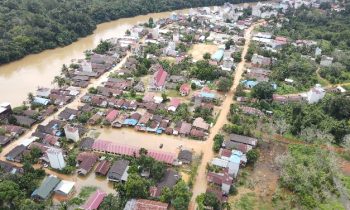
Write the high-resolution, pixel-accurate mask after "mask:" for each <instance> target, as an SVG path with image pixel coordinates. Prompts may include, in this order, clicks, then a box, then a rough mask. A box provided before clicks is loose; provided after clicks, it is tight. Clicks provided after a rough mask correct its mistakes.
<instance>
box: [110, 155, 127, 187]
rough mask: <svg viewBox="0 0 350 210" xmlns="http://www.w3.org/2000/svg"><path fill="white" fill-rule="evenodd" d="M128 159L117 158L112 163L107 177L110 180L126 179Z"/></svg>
mask: <svg viewBox="0 0 350 210" xmlns="http://www.w3.org/2000/svg"><path fill="white" fill-rule="evenodd" d="M129 163H130V162H129V161H128V160H117V161H116V162H115V163H113V165H112V167H111V169H110V170H109V172H108V175H107V179H108V181H112V182H120V181H127V180H128V169H129Z"/></svg>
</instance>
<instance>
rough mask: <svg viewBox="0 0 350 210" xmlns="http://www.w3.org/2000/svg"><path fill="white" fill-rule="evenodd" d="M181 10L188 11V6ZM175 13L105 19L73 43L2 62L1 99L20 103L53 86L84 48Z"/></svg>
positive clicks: (14, 103) (82, 54) (0, 71)
mask: <svg viewBox="0 0 350 210" xmlns="http://www.w3.org/2000/svg"><path fill="white" fill-rule="evenodd" d="M180 11H182V12H187V10H180ZM171 13H172V12H162V13H152V14H148V15H142V16H136V17H133V18H123V19H119V20H116V21H112V22H108V23H103V24H100V25H98V26H97V29H96V30H95V31H94V33H93V34H92V35H90V36H87V37H85V38H81V39H79V40H78V41H76V42H74V43H73V44H71V45H68V46H66V47H62V48H56V49H53V50H46V51H44V52H41V53H38V54H34V55H29V56H26V57H25V58H23V59H21V60H18V61H15V62H12V63H9V64H6V65H2V66H0V102H3V101H6V102H10V103H11V104H12V105H13V106H17V105H20V104H21V103H22V101H23V100H25V99H26V97H27V94H28V93H29V92H34V91H35V90H36V88H37V87H38V86H46V87H47V86H50V85H51V82H52V80H53V78H54V77H55V76H57V75H59V74H60V69H61V67H62V65H63V64H69V63H70V62H71V60H72V59H78V58H83V57H84V53H83V52H84V51H86V50H88V49H93V48H94V47H96V46H97V45H98V43H99V41H100V40H101V39H103V40H105V39H109V38H113V37H122V36H123V35H124V33H125V31H126V30H127V29H129V28H131V27H132V26H133V25H136V24H139V23H143V22H146V21H148V19H149V18H150V17H153V18H154V19H159V18H166V17H169V16H170V14H171Z"/></svg>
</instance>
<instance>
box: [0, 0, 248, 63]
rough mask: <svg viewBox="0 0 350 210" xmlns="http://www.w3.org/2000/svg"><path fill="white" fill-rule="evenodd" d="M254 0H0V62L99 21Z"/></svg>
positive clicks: (71, 37) (84, 31)
mask: <svg viewBox="0 0 350 210" xmlns="http://www.w3.org/2000/svg"><path fill="white" fill-rule="evenodd" d="M252 1H254V0H228V1H227V0H202V1H198V0H108V1H97V0H71V1H62V0H4V1H0V64H4V63H8V62H11V61H13V60H17V59H20V58H22V57H24V56H26V55H28V54H32V53H39V52H41V51H43V50H45V49H52V48H55V47H62V46H66V45H68V44H70V43H72V42H74V41H76V40H77V39H78V38H80V37H84V36H87V35H89V34H91V33H92V32H93V30H94V29H95V28H96V25H97V24H99V23H103V22H107V21H111V20H116V19H119V18H125V17H132V16H136V15H143V14H147V13H151V12H162V11H170V10H177V9H183V8H190V7H202V6H212V5H222V4H224V3H225V2H230V3H242V2H252Z"/></svg>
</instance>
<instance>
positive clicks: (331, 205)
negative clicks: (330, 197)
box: [319, 200, 346, 210]
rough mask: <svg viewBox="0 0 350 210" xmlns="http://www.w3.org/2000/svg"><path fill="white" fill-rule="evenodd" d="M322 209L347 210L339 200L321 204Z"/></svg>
mask: <svg viewBox="0 0 350 210" xmlns="http://www.w3.org/2000/svg"><path fill="white" fill-rule="evenodd" d="M319 209H320V210H346V209H345V208H344V207H343V205H342V204H341V203H340V202H339V201H336V200H334V201H330V202H328V203H325V204H320V207H319Z"/></svg>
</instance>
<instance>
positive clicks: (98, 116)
mask: <svg viewBox="0 0 350 210" xmlns="http://www.w3.org/2000/svg"><path fill="white" fill-rule="evenodd" d="M102 114H103V113H101V112H97V113H96V114H94V115H93V116H92V117H91V118H90V119H89V120H88V122H87V123H88V124H89V125H96V124H97V123H98V122H100V120H101V118H102Z"/></svg>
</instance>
